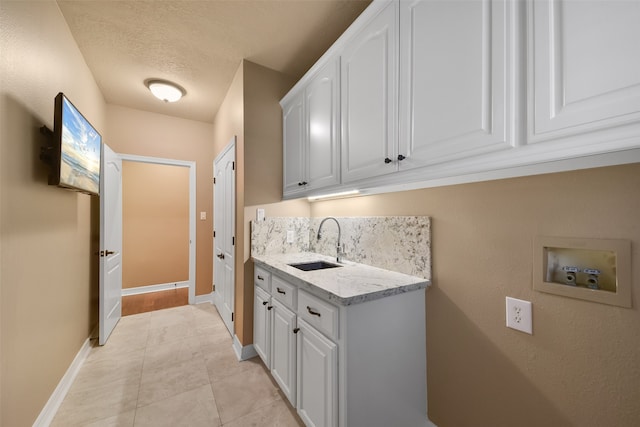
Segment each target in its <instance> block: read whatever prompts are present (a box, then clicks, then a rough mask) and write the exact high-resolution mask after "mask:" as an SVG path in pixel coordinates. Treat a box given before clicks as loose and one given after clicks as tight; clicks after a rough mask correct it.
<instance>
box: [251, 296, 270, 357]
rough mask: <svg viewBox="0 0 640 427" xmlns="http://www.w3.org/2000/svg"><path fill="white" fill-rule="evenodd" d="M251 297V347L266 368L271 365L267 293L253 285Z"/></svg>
mask: <svg viewBox="0 0 640 427" xmlns="http://www.w3.org/2000/svg"><path fill="white" fill-rule="evenodd" d="M253 295H254V297H253V348H255V349H256V353H258V356H260V358H261V359H262V361H263V362H264V364H265V365H266V366H267V368H269V367H271V359H270V346H269V341H270V340H271V335H270V316H269V310H268V308H269V301H270V299H271V297H270V296H269V294H268V293H266V292H265V291H263V290H262V289H260V288H259V287H258V286H254V294H253Z"/></svg>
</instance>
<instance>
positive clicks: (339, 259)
mask: <svg viewBox="0 0 640 427" xmlns="http://www.w3.org/2000/svg"><path fill="white" fill-rule="evenodd" d="M328 219H332V220H334V221H335V222H336V225H337V226H338V243H337V245H336V262H342V255H344V252H343V250H342V247H341V246H340V223H339V222H338V220H337V219H335V218H334V217H332V216H328V217H326V218H325V219H323V220H322V221H321V222H320V226H319V227H318V240H320V237H322V234H321V233H320V232H321V231H322V225H323V224H324V222H325V221H326V220H328Z"/></svg>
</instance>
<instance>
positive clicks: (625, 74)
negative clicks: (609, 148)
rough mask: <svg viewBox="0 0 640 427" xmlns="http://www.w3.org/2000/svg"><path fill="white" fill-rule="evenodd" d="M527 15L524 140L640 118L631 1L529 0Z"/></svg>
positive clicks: (638, 15)
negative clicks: (526, 121)
mask: <svg viewBox="0 0 640 427" xmlns="http://www.w3.org/2000/svg"><path fill="white" fill-rule="evenodd" d="M529 17H530V21H529V22H530V28H531V30H532V32H533V34H530V41H531V42H530V45H529V51H530V56H529V60H530V61H529V64H530V69H529V71H530V81H529V96H528V98H529V142H530V143H536V142H540V141H545V140H549V139H555V138H561V137H566V136H571V135H576V134H580V133H586V132H591V131H596V130H601V129H607V128H613V127H616V126H620V125H625V124H629V123H632V122H636V123H637V122H638V121H640V50H639V49H638V46H639V45H638V40H640V4H639V3H638V2H637V1H560V0H556V1H532V2H530V3H529ZM621 130H622V131H624V129H621ZM636 135H637V131H636ZM622 137H623V136H622V135H621V136H620V137H618V138H617V139H622ZM597 138H598V140H597V141H594V143H596V144H598V145H600V146H601V147H602V146H603V144H602V143H603V142H604V141H603V139H604V138H603V137H602V135H599V136H597ZM607 139H609V140H611V138H607ZM584 143H585V141H580V142H579V144H584Z"/></svg>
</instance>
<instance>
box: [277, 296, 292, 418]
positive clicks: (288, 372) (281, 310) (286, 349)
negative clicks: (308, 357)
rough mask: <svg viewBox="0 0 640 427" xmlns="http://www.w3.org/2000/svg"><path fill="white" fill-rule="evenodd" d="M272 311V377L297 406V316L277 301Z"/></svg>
mask: <svg viewBox="0 0 640 427" xmlns="http://www.w3.org/2000/svg"><path fill="white" fill-rule="evenodd" d="M271 304H272V307H273V308H272V309H271V375H272V376H273V378H274V379H275V380H276V382H277V383H278V385H280V389H281V390H282V392H283V393H284V394H285V396H287V399H289V401H290V402H291V404H292V405H294V406H295V404H296V338H295V332H294V331H295V328H296V315H295V314H294V313H293V311H291V310H289V309H288V308H286V307H285V306H284V305H283V304H281V303H279V302H278V301H277V300H275V299H274V300H272V301H271Z"/></svg>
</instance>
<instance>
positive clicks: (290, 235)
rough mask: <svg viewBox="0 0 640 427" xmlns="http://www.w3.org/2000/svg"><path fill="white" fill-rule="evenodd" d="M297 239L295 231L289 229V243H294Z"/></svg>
mask: <svg viewBox="0 0 640 427" xmlns="http://www.w3.org/2000/svg"><path fill="white" fill-rule="evenodd" d="M294 239H295V233H294V231H293V230H287V243H293V240H294Z"/></svg>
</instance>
